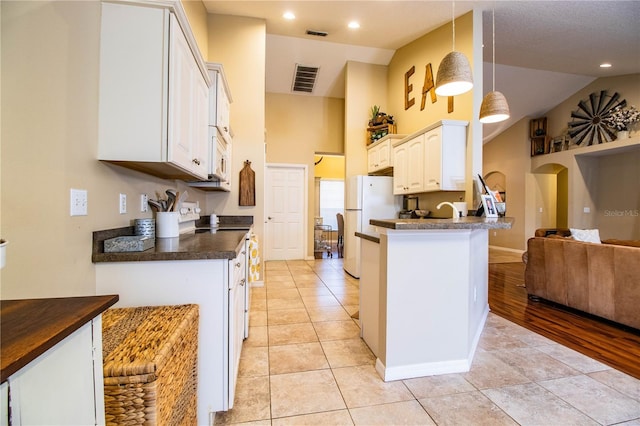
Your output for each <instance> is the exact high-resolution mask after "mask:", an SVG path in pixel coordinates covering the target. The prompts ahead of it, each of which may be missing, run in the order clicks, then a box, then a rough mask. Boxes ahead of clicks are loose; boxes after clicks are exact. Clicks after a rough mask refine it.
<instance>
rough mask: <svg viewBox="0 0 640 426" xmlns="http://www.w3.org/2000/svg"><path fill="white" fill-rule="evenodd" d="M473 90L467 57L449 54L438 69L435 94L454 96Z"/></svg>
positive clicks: (457, 53)
mask: <svg viewBox="0 0 640 426" xmlns="http://www.w3.org/2000/svg"><path fill="white" fill-rule="evenodd" d="M472 88H473V76H472V75H471V66H470V65H469V61H468V60H467V57H466V56H464V55H463V54H462V53H460V52H455V51H454V52H450V53H448V54H447V56H445V57H444V59H443V60H442V62H440V66H439V67H438V75H437V77H436V94H438V95H440V96H455V95H460V94H462V93H465V92H468V91H469V90H471V89H472Z"/></svg>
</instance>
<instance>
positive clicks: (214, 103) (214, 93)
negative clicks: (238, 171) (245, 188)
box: [188, 63, 233, 192]
mask: <svg viewBox="0 0 640 426" xmlns="http://www.w3.org/2000/svg"><path fill="white" fill-rule="evenodd" d="M207 72H208V74H209V78H210V79H211V87H210V88H209V116H208V122H209V130H208V132H209V140H208V153H209V172H208V177H207V180H204V181H203V180H200V181H193V182H188V184H189V186H192V187H195V188H199V189H202V190H205V191H227V192H228V191H231V173H230V166H231V151H232V142H233V133H232V132H231V125H230V124H229V123H230V121H229V105H230V104H231V102H232V100H231V92H230V90H229V85H228V84H227V79H226V77H225V75H224V68H223V67H222V64H218V63H208V64H207Z"/></svg>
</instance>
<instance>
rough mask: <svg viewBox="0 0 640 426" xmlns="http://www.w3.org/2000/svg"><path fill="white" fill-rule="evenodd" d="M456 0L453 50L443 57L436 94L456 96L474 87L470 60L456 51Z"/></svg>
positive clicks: (452, 23) (452, 14)
mask: <svg viewBox="0 0 640 426" xmlns="http://www.w3.org/2000/svg"><path fill="white" fill-rule="evenodd" d="M455 11H456V2H455V1H453V2H451V35H452V43H451V52H450V53H448V54H447V56H445V57H444V59H442V62H440V66H438V74H437V76H436V95H440V96H455V95H460V94H462V93H465V92H468V91H469V90H471V89H472V88H473V76H472V74H471V66H470V65H469V60H468V59H467V57H466V56H464V55H463V54H462V53H460V52H456V13H455Z"/></svg>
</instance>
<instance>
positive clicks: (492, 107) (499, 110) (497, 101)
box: [480, 91, 510, 123]
mask: <svg viewBox="0 0 640 426" xmlns="http://www.w3.org/2000/svg"><path fill="white" fill-rule="evenodd" d="M509 117H510V114H509V104H508V103H507V98H505V97H504V95H503V94H502V93H500V92H496V91H493V92H489V93H487V96H485V97H484V99H483V100H482V105H481V106H480V122H481V123H497V122H499V121H504V120H506V119H507V118H509Z"/></svg>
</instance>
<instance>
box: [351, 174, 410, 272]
mask: <svg viewBox="0 0 640 426" xmlns="http://www.w3.org/2000/svg"><path fill="white" fill-rule="evenodd" d="M346 193H347V196H346V200H345V201H346V203H345V215H344V263H343V267H344V270H345V271H347V272H348V273H349V274H350V275H352V276H353V277H355V278H360V238H358V237H356V236H355V233H356V232H362V233H373V232H374V230H373V227H372V226H371V225H370V224H369V220H371V219H395V218H397V217H398V212H399V211H400V209H401V208H402V196H401V195H393V177H390V176H351V177H350V178H349V179H348V180H347V188H346Z"/></svg>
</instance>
